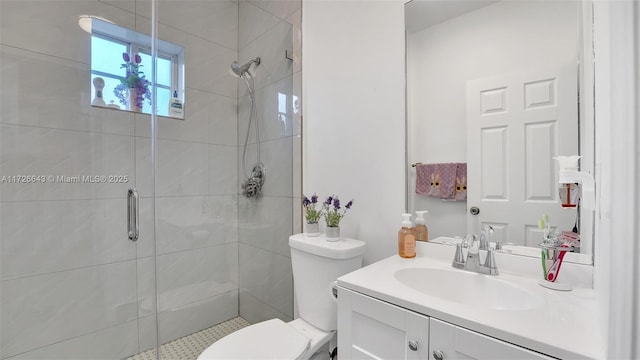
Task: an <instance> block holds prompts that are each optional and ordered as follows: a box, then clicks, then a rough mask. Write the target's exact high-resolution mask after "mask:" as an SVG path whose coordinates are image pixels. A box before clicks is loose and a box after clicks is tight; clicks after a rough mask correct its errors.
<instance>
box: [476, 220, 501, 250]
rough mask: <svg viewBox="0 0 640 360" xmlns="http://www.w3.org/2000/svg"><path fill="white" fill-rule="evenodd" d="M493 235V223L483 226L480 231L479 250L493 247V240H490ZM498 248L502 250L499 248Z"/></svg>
mask: <svg viewBox="0 0 640 360" xmlns="http://www.w3.org/2000/svg"><path fill="white" fill-rule="evenodd" d="M491 235H493V227H492V226H491V225H485V226H484V227H483V228H482V232H480V246H479V247H478V249H479V250H489V248H490V247H491V245H490V244H491V242H490V240H489V239H490V238H491ZM496 250H500V249H497V248H496Z"/></svg>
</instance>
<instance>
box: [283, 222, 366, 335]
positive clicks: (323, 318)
mask: <svg viewBox="0 0 640 360" xmlns="http://www.w3.org/2000/svg"><path fill="white" fill-rule="evenodd" d="M289 247H290V248H291V266H292V271H293V284H294V289H295V296H296V301H297V304H298V313H299V314H300V317H301V318H302V319H303V320H305V321H306V322H308V323H310V324H311V325H313V326H315V327H317V328H319V329H321V330H324V331H332V330H336V329H337V306H336V305H337V304H336V302H335V301H334V299H333V297H332V291H331V287H332V285H333V284H332V283H333V282H334V281H335V280H336V279H337V278H338V277H340V276H342V275H344V274H346V273H349V272H352V271H354V270H357V269H359V268H360V267H361V266H362V254H363V253H364V248H365V243H364V242H363V241H360V240H354V239H347V238H341V239H340V240H338V241H333V242H332V241H327V240H326V238H325V237H324V235H321V236H317V237H308V236H305V235H304V234H296V235H292V236H291V237H289Z"/></svg>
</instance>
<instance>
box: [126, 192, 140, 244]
mask: <svg viewBox="0 0 640 360" xmlns="http://www.w3.org/2000/svg"><path fill="white" fill-rule="evenodd" d="M139 205H140V203H139V201H138V191H137V190H136V189H135V188H131V189H129V193H128V194H127V232H128V234H129V240H131V241H136V240H138V237H139V236H140V226H139V224H138V222H139V219H140V211H139V209H138V208H139Z"/></svg>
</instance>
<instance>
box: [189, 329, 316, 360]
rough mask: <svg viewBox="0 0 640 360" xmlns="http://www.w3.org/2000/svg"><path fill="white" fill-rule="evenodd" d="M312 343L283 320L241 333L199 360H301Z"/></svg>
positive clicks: (235, 333)
mask: <svg viewBox="0 0 640 360" xmlns="http://www.w3.org/2000/svg"><path fill="white" fill-rule="evenodd" d="M310 343H311V340H310V339H309V338H308V337H307V336H305V335H304V334H302V333H301V332H300V331H298V330H296V329H294V328H293V327H291V326H289V325H288V324H287V323H285V322H284V321H282V320H280V319H271V320H267V321H263V322H261V323H257V324H254V325H251V326H248V327H245V328H243V329H240V330H238V331H236V332H234V333H232V334H230V335H227V336H225V337H223V338H222V339H220V340H218V341H216V342H215V343H213V344H212V345H211V346H209V347H208V348H207V349H206V350H205V351H203V352H202V354H200V356H198V360H208V359H210V360H214V359H215V360H220V359H300V358H302V356H303V355H304V354H305V352H306V351H307V350H308V349H309V346H310Z"/></svg>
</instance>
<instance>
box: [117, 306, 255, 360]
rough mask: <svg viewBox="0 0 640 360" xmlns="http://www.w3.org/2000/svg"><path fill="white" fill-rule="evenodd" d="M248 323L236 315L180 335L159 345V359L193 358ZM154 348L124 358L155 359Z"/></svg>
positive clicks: (130, 359) (193, 359) (133, 359)
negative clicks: (216, 323) (213, 324)
mask: <svg viewBox="0 0 640 360" xmlns="http://www.w3.org/2000/svg"><path fill="white" fill-rule="evenodd" d="M245 326H249V323H248V322H247V321H246V320H245V319H243V318H241V317H239V316H238V317H236V318H233V319H231V320H227V321H225V322H223V323H220V324H218V325H215V326H212V327H210V328H207V329H204V330H201V331H198V332H197V333H193V334H191V335H187V336H185V337H181V338H180V339H176V340H173V341H171V342H168V343H166V344H164V345H161V346H160V359H162V360H195V359H196V358H197V357H198V355H200V353H202V352H203V351H204V349H206V348H207V347H209V345H211V344H213V343H214V342H216V341H217V340H219V339H221V338H223V337H224V336H226V335H228V334H231V333H232V332H234V331H236V330H240V329H242V328H243V327H245ZM155 359H156V350H155V349H151V350H147V351H145V352H142V353H139V354H135V355H133V356H131V357H129V358H127V359H126V360H155Z"/></svg>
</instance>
